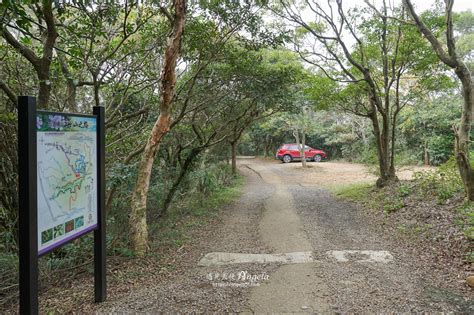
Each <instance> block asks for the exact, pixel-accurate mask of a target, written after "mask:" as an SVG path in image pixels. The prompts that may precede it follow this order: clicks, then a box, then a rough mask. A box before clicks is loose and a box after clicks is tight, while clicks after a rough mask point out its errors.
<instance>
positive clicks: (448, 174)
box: [413, 157, 463, 202]
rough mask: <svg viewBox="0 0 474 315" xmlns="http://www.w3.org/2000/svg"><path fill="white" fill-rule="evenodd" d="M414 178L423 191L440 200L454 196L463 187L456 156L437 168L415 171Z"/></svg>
mask: <svg viewBox="0 0 474 315" xmlns="http://www.w3.org/2000/svg"><path fill="white" fill-rule="evenodd" d="M413 178H414V180H415V183H416V185H417V186H418V187H419V188H420V190H421V191H422V192H423V193H425V194H429V193H432V194H434V195H436V196H437V197H438V200H439V202H443V201H446V200H447V199H449V198H452V197H453V196H454V194H456V193H458V192H461V191H462V189H463V184H462V181H461V177H460V176H459V171H458V169H457V165H456V160H455V158H454V157H452V158H450V159H449V160H448V161H447V162H446V163H444V164H442V165H440V166H439V167H438V168H437V169H436V170H432V171H423V172H415V173H414V175H413Z"/></svg>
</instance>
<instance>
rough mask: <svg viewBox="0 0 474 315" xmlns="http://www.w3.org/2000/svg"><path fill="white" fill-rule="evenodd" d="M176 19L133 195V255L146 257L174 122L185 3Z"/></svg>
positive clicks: (178, 0) (177, 2)
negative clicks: (154, 187)
mask: <svg viewBox="0 0 474 315" xmlns="http://www.w3.org/2000/svg"><path fill="white" fill-rule="evenodd" d="M173 8H174V15H173V18H172V20H171V23H172V31H171V33H170V35H169V37H168V42H167V45H166V48H165V54H164V60H163V69H162V70H161V75H160V115H159V116H158V119H157V120H156V122H155V125H154V126H153V129H152V130H151V132H150V137H149V139H148V141H147V144H146V146H145V150H144V151H143V154H142V158H141V162H140V166H139V169H138V178H137V183H136V185H135V189H134V191H133V197H132V204H131V206H132V207H131V212H130V229H131V233H130V239H131V243H132V247H133V250H134V252H135V253H136V254H137V255H138V256H143V255H144V254H145V252H146V248H147V240H148V228H147V223H146V201H147V195H148V188H149V185H150V176H151V171H152V167H153V161H154V159H155V155H156V151H157V150H158V148H159V146H160V143H161V140H162V138H163V136H164V135H165V134H166V133H167V132H168V130H169V127H170V120H171V107H172V101H173V97H174V92H175V85H176V62H177V60H178V56H179V51H180V48H181V40H182V37H183V31H184V24H185V21H186V3H185V1H184V0H174V1H173Z"/></svg>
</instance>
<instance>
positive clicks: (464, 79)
mask: <svg viewBox="0 0 474 315" xmlns="http://www.w3.org/2000/svg"><path fill="white" fill-rule="evenodd" d="M455 72H456V75H457V76H458V77H459V79H460V80H461V84H462V95H463V97H464V103H463V108H462V115H461V124H460V126H459V129H458V130H457V136H456V142H455V146H454V149H455V154H456V162H457V165H458V168H459V174H460V175H461V179H462V181H463V184H464V191H465V193H466V197H467V198H468V199H469V200H471V201H472V200H474V170H473V169H472V167H471V163H470V156H469V142H470V134H471V122H472V110H473V108H474V85H473V82H472V78H471V74H470V72H469V69H468V68H467V66H466V65H465V64H463V63H462V64H460V65H459V66H458V67H457V68H456V69H455Z"/></svg>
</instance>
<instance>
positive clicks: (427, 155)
mask: <svg viewBox="0 0 474 315" xmlns="http://www.w3.org/2000/svg"><path fill="white" fill-rule="evenodd" d="M423 164H424V165H425V166H429V165H430V153H429V151H428V144H427V143H426V142H425V144H424V145H423Z"/></svg>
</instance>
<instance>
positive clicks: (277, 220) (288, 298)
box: [242, 162, 329, 313]
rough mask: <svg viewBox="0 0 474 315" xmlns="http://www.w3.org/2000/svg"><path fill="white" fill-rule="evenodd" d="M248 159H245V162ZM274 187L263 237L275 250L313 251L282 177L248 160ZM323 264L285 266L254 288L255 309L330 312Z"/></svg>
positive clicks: (262, 225) (266, 208)
mask: <svg viewBox="0 0 474 315" xmlns="http://www.w3.org/2000/svg"><path fill="white" fill-rule="evenodd" d="M242 163H244V162H242ZM246 166H247V167H249V168H251V169H252V170H254V171H255V172H257V173H258V174H260V176H261V177H262V179H263V181H265V182H266V183H267V184H268V185H272V186H273V187H274V192H273V194H272V195H271V196H270V197H269V198H268V199H266V201H265V203H264V211H263V216H262V219H261V221H260V224H259V229H260V236H261V238H262V241H263V242H264V243H265V244H266V245H268V246H270V247H271V248H272V251H273V252H275V253H291V252H312V251H313V247H312V246H311V243H310V241H309V239H308V237H307V235H306V233H305V231H304V228H303V224H302V222H301V220H300V217H299V215H298V214H297V213H296V208H295V205H294V200H293V197H292V195H291V193H290V192H289V191H288V190H287V188H286V185H285V184H284V182H283V181H282V178H281V177H280V176H278V175H277V174H275V173H274V172H272V171H269V170H268V168H267V167H266V165H259V164H255V162H254V163H252V162H251V163H248V164H246ZM320 268H321V266H320V265H319V264H318V263H316V262H313V263H307V264H288V265H284V266H281V267H280V268H279V269H278V270H277V271H276V272H275V273H273V274H272V275H271V278H270V279H269V280H268V281H267V282H265V283H264V284H263V285H262V286H259V287H256V288H254V289H253V290H252V294H251V298H250V309H251V310H252V311H254V312H277V313H281V312H295V311H302V310H305V311H308V312H318V313H321V312H327V311H328V310H329V306H328V303H327V301H326V297H327V295H328V290H327V288H326V286H325V284H324V282H323V281H322V279H321V276H320V275H321V272H320Z"/></svg>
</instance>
